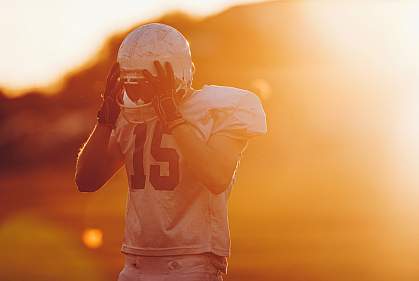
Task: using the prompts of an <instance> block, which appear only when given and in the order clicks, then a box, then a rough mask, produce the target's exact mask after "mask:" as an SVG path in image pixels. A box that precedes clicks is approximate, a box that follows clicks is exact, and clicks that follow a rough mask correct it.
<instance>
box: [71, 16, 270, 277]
mask: <svg viewBox="0 0 419 281" xmlns="http://www.w3.org/2000/svg"><path fill="white" fill-rule="evenodd" d="M193 72H194V65H193V63H192V60H191V53H190V49H189V44H188V42H187V40H186V39H185V38H184V36H183V35H182V34H181V33H180V32H179V31H177V30H176V29H174V28H172V27H170V26H167V25H164V24H158V23H152V24H147V25H143V26H141V27H139V28H137V29H135V30H134V31H132V32H131V33H130V34H128V36H127V37H126V38H125V39H124V41H123V42H122V44H121V46H120V49H119V52H118V57H117V62H116V63H115V65H114V66H113V68H112V69H111V71H110V74H109V76H108V80H107V85H106V90H105V92H104V94H103V104H102V107H101V108H100V110H99V112H98V118H97V125H96V126H95V128H94V130H93V132H92V133H91V135H90V137H89V139H88V140H87V142H86V143H85V144H84V146H83V148H82V149H81V151H80V154H79V157H78V161H77V168H76V177H75V180H76V183H77V186H78V188H79V190H80V191H82V192H93V191H96V190H97V189H99V188H100V187H101V186H102V185H104V183H105V182H107V181H108V179H109V178H110V177H111V176H112V175H113V174H114V173H115V172H116V171H117V170H118V169H119V168H120V167H121V166H122V165H125V169H126V173H127V176H128V180H129V192H128V199H127V209H126V218H125V220H126V221H125V225H126V226H125V236H124V242H123V245H122V250H121V251H122V253H123V254H124V255H125V260H126V263H125V266H124V268H123V270H122V271H121V273H120V274H119V281H131V280H132V281H133V280H147V281H149V280H156V281H157V280H166V281H171V280H176V281H184V280H185V281H192V280H222V274H221V273H226V270H227V257H228V256H229V255H230V234H229V226H228V219H227V203H228V198H229V195H230V192H231V188H232V185H233V183H234V180H235V177H236V170H237V167H238V164H239V160H240V157H241V155H242V153H243V151H244V149H245V147H246V145H247V141H248V139H249V138H251V137H254V136H257V135H262V134H264V133H265V132H266V120H265V113H264V111H263V108H262V105H261V103H260V100H259V99H258V97H257V96H256V95H254V94H253V93H251V92H249V91H246V90H242V89H237V88H233V87H224V86H214V85H205V86H204V87H203V88H202V89H200V90H195V89H193V88H192V76H193Z"/></svg>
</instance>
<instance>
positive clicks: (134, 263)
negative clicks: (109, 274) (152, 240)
mask: <svg viewBox="0 0 419 281" xmlns="http://www.w3.org/2000/svg"><path fill="white" fill-rule="evenodd" d="M221 272H222V271H221V269H219V268H218V267H217V260H216V258H214V256H213V255H211V254H199V255H180V256H160V257H150V256H147V257H146V256H134V255H128V254H125V266H124V268H123V269H122V271H121V273H119V277H118V281H222V280H223V278H222V274H221Z"/></svg>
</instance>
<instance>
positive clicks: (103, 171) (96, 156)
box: [75, 124, 123, 192]
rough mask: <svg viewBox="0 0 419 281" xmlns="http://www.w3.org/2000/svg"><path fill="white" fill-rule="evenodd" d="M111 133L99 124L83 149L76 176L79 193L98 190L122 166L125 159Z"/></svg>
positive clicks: (78, 159) (106, 127) (79, 157)
mask: <svg viewBox="0 0 419 281" xmlns="http://www.w3.org/2000/svg"><path fill="white" fill-rule="evenodd" d="M111 132H112V129H111V128H109V127H108V126H106V125H102V124H97V125H96V127H95V128H94V129H93V132H92V133H91V135H90V137H89V139H88V140H87V142H86V143H85V144H84V146H83V147H82V148H81V150H80V153H79V156H78V158H77V164H76V175H75V181H76V184H77V187H78V189H79V191H81V192H93V191H96V190H98V189H99V188H101V187H102V186H103V185H104V184H105V183H106V182H107V181H108V180H109V179H110V178H111V177H112V175H113V174H114V173H115V172H116V171H117V170H118V169H119V168H120V167H121V166H122V164H123V157H122V154H121V152H120V150H119V147H118V144H117V143H116V142H115V141H114V140H113V139H111V138H110V135H111Z"/></svg>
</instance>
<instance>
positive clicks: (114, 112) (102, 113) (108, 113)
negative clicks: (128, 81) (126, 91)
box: [97, 63, 122, 128]
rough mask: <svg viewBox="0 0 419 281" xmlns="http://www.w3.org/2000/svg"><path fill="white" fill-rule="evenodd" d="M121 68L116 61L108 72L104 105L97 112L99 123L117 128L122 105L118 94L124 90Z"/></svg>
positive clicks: (103, 95) (103, 96)
mask: <svg viewBox="0 0 419 281" xmlns="http://www.w3.org/2000/svg"><path fill="white" fill-rule="evenodd" d="M119 75H120V70H119V64H118V63H115V64H114V65H113V66H112V68H111V71H110V72H109V74H108V78H107V81H106V88H105V92H104V93H103V94H102V99H103V102H102V106H101V107H100V109H99V111H98V113H97V121H98V123H99V124H103V125H106V126H108V127H110V128H115V123H116V120H117V119H118V116H119V112H120V111H121V108H120V106H119V105H118V103H117V102H116V96H117V95H118V94H120V93H121V91H122V83H121V82H120V80H119Z"/></svg>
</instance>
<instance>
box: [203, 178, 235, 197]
mask: <svg viewBox="0 0 419 281" xmlns="http://www.w3.org/2000/svg"><path fill="white" fill-rule="evenodd" d="M230 184H231V176H221V175H219V176H218V177H215V178H212V179H209V180H208V181H207V187H208V189H209V191H210V192H211V193H212V194H214V195H218V194H221V193H223V192H224V191H226V190H227V188H228V187H229V186H230Z"/></svg>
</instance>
